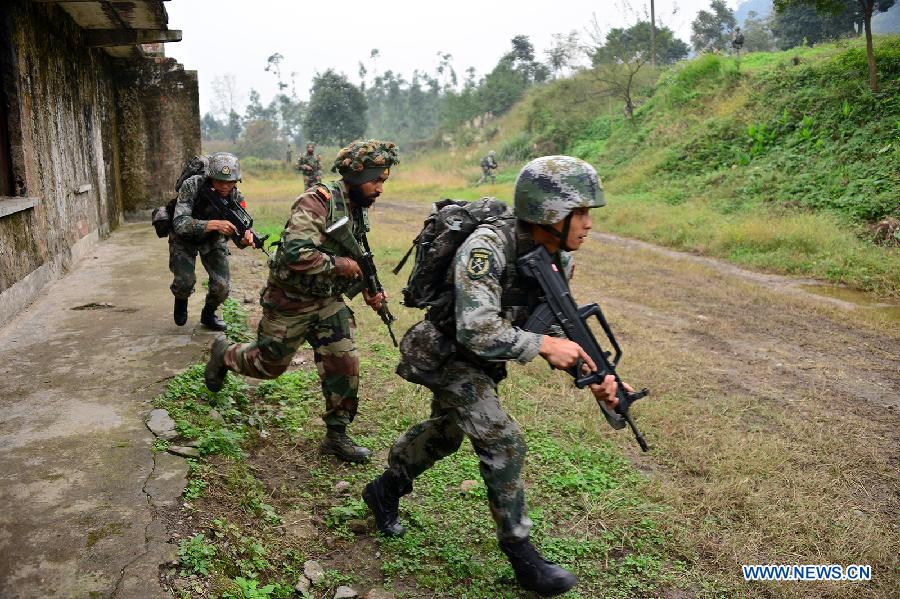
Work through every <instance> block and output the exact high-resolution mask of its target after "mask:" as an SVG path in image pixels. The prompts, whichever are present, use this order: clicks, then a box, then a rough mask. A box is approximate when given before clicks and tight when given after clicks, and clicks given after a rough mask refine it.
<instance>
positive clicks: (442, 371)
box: [363, 156, 617, 595]
mask: <svg viewBox="0 0 900 599" xmlns="http://www.w3.org/2000/svg"><path fill="white" fill-rule="evenodd" d="M604 204H605V201H604V199H603V191H602V188H601V186H600V181H599V179H598V178H597V173H596V172H595V171H594V169H593V167H591V166H590V165H589V164H587V163H586V162H583V161H581V160H578V159H576V158H571V157H568V156H547V157H544V158H538V159H536V160H533V161H532V162H530V163H529V164H527V165H526V166H525V167H524V168H523V169H522V171H521V172H520V173H519V176H518V179H517V180H516V187H515V203H514V214H515V218H514V219H512V218H510V219H508V221H509V222H508V223H506V224H504V225H498V224H495V223H491V224H482V225H481V226H479V227H478V228H476V229H475V231H474V232H473V233H472V234H471V235H470V236H469V237H468V238H467V239H466V240H465V241H464V242H463V244H462V245H461V246H460V248H459V249H458V250H457V252H456V255H455V258H454V262H453V267H452V268H453V281H454V283H453V285H454V296H455V308H454V310H455V338H453V337H449V335H452V329H453V328H454V327H450V329H449V330H448V328H447V327H446V326H444V325H442V324H440V323H439V321H437V320H434V321H432V320H430V319H429V318H430V317H431V315H432V312H431V311H429V314H428V316H426V319H425V320H423V321H421V322H419V323H417V324H416V325H414V326H413V327H412V328H411V329H410V330H409V331H408V332H407V334H406V335H405V336H404V339H403V341H402V342H401V344H400V348H401V362H400V366H399V367H398V369H397V372H398V373H399V374H401V375H402V376H404V378H407V379H409V380H413V381H414V382H419V383H422V384H426V385H427V386H428V387H429V388H431V390H432V391H433V394H434V397H433V399H432V402H431V417H430V418H429V419H428V420H425V421H424V422H421V423H419V424H417V425H415V426H413V427H412V428H411V429H409V430H408V431H406V432H405V433H404V434H403V435H402V436H401V437H400V438H399V439H398V440H397V441H396V442H395V443H394V446H393V447H392V448H391V451H390V454H389V457H388V466H389V467H388V469H387V470H386V471H385V472H384V473H383V474H382V475H381V476H380V477H378V478H377V479H375V480H374V481H372V482H371V483H369V484H368V485H367V486H366V487H365V489H364V491H363V499H364V500H365V502H366V504H367V505H368V506H369V507H370V508H371V509H372V511H373V512H374V514H375V520H376V524H377V526H378V530H379V531H380V532H382V533H383V534H385V535H388V536H399V535H402V534H403V533H404V532H405V529H404V527H403V526H402V525H401V524H400V523H399V521H398V508H399V498H400V497H401V496H402V495H405V494H407V493H409V492H410V491H411V490H412V482H413V480H414V479H415V478H416V477H418V476H419V475H420V474H422V473H423V472H425V471H426V470H427V469H429V468H430V467H431V466H433V465H434V463H435V462H437V461H438V460H440V459H442V458H444V457H446V456H448V455H450V454H452V453H454V452H455V451H456V450H457V449H458V448H459V447H460V444H461V443H462V441H463V439H464V438H466V437H468V438H469V440H470V441H471V443H472V446H473V448H474V449H475V452H476V453H477V454H478V458H479V460H480V462H481V465H480V470H481V476H482V478H483V479H484V483H485V486H486V487H487V492H488V501H489V504H490V509H491V514H492V515H493V517H494V520H495V522H496V525H497V537H498V539H499V541H500V547H501V549H502V550H503V552H504V553H505V554H506V555H507V557H508V558H509V560H510V563H511V564H512V566H513V570H514V571H515V573H516V578H517V580H518V581H519V583H520V584H521V585H522V587H523V588H525V589H527V590H531V591H536V592H538V593H539V594H541V595H556V594H559V593H563V592H565V591H567V590H568V589H570V588H571V587H572V586H574V585H575V584H576V583H577V580H576V578H575V576H574V575H572V574H571V573H570V572H568V571H566V570H565V569H563V568H561V567H559V566H557V565H555V564H553V563H551V562H548V561H546V560H544V559H543V557H541V555H540V554H539V553H538V552H537V550H536V549H535V548H534V546H532V545H531V542H530V541H529V531H530V529H531V520H529V519H528V516H527V515H526V510H525V493H524V489H523V485H522V479H521V470H522V466H523V464H524V459H525V449H526V448H525V441H524V439H523V436H522V432H521V430H520V429H519V426H518V425H517V424H516V422H515V421H514V420H513V419H512V418H511V417H510V416H509V415H508V414H507V413H506V412H505V411H504V410H503V408H502V407H501V406H500V403H499V399H498V397H497V385H498V383H499V382H500V381H501V380H502V379H503V378H505V376H506V362H509V361H516V362H520V363H525V362H528V361H530V360H533V359H534V358H535V357H537V356H538V355H540V356H542V357H543V358H544V359H545V360H547V362H549V363H550V364H551V366H553V367H555V368H569V367H572V366H575V365H576V364H577V362H578V360H579V359H580V360H583V362H584V364H585V365H586V367H587V368H590V369H591V370H592V371H593V370H595V366H594V364H593V362H592V361H591V359H590V357H589V356H588V355H587V354H586V353H585V351H584V350H583V349H582V348H581V347H580V346H579V345H578V344H576V343H574V342H572V341H569V340H568V339H564V338H556V337H551V336H546V335H539V334H537V333H532V332H529V331H525V330H523V329H522V328H521V327H522V325H523V324H524V323H525V321H526V320H527V318H528V316H529V314H530V311H531V310H532V309H533V307H534V306H535V305H536V304H537V297H536V296H535V294H536V293H539V290H535V289H534V286H533V285H527V284H525V283H524V282H523V281H521V279H520V278H519V276H518V274H517V273H516V269H515V268H514V267H513V268H508V266H511V265H513V264H515V262H514V260H515V259H516V257H517V256H521V255H522V254H524V253H527V252H528V251H529V250H530V249H533V248H534V247H535V244H542V245H544V246H545V247H546V248H547V250H548V251H549V252H550V253H551V254H552V255H554V256H556V259H557V261H558V265H559V268H560V270H561V271H562V272H566V273H567V274H568V275H570V274H571V271H572V269H571V263H570V259H569V254H568V253H569V252H571V251H575V250H577V249H578V248H579V247H580V246H581V244H582V242H583V241H584V239H585V238H586V236H587V235H588V233H589V231H590V229H591V220H590V216H589V214H588V211H589V209H590V208H595V207H599V206H603V205H604ZM411 373H413V374H415V375H416V376H412V375H411ZM591 390H592V391H593V393H594V395H595V396H596V397H597V398H598V399H600V400H602V401H605V402H606V404H607V405H609V406H610V407H614V406H615V404H616V402H617V400H616V395H615V392H616V382H615V379H614V377H612V376H608V377H606V379H605V380H604V382H603V383H602V384H598V385H593V386H592V387H591Z"/></svg>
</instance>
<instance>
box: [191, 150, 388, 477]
mask: <svg viewBox="0 0 900 599" xmlns="http://www.w3.org/2000/svg"><path fill="white" fill-rule="evenodd" d="M398 162H399V158H398V151H397V147H396V146H395V145H394V144H392V143H384V142H380V141H377V140H368V141H355V142H353V143H351V144H350V146H349V147H347V148H344V149H343V150H341V151H340V152H339V153H338V157H337V159H336V160H335V163H334V166H333V167H332V169H331V170H332V171H335V172H339V173H340V174H341V178H342V179H341V180H340V181H333V182H331V183H330V184H328V185H321V184H320V185H316V186H314V187H312V188H310V189H308V190H306V192H304V193H303V195H301V196H300V197H299V198H297V201H296V202H294V205H293V206H292V207H291V216H290V218H289V219H288V221H287V223H286V224H285V228H284V231H282V233H281V241H280V245H279V248H278V251H277V253H276V254H275V255H274V256H273V257H272V259H271V260H270V261H269V280H268V283H267V284H266V287H265V289H264V290H263V293H262V299H261V301H260V303H261V304H262V307H263V317H262V320H261V321H260V323H259V329H258V332H257V339H256V341H255V342H254V343H243V344H229V343H228V341H227V340H226V339H224V338H222V337H220V338H219V339H217V340H216V341H215V342H214V343H213V346H212V350H211V352H210V358H209V363H208V364H207V365H206V377H205V379H206V386H207V387H208V388H209V389H210V390H212V391H218V390H219V389H221V388H222V385H223V384H224V381H225V376H226V375H227V373H228V371H229V370H231V371H233V372H236V373H238V374H243V375H245V376H252V377H254V378H259V379H274V378H275V377H277V376H278V375H280V374H281V373H283V372H284V371H285V370H286V369H287V367H288V366H289V365H290V363H291V358H292V357H293V356H294V353H296V351H297V349H298V348H299V347H300V345H301V344H302V343H303V342H304V341H308V342H309V344H310V345H311V346H312V348H313V352H314V355H315V361H316V367H317V368H318V371H319V379H320V381H321V383H322V393H323V395H324V396H325V413H324V414H322V420H324V421H325V424H326V425H327V428H328V430H327V433H326V435H325V439H324V440H323V442H322V445H321V446H320V451H321V453H323V454H332V455H335V456H337V457H338V458H340V459H341V460H344V461H346V462H364V461H366V460H368V459H369V457H370V456H371V454H372V452H371V451H369V450H368V449H366V448H365V447H361V446H359V445H357V444H356V443H355V442H354V441H353V439H351V438H350V437H349V436H348V435H347V431H346V429H347V425H349V424H350V423H351V422H352V421H353V418H354V417H355V416H356V409H357V405H358V403H359V399H358V387H359V354H358V352H357V351H356V345H355V341H354V331H355V329H356V320H355V319H354V318H353V311H352V310H350V308H349V307H347V305H346V304H345V303H344V299H343V296H344V295H347V296H348V297H353V296H354V295H356V294H357V293H359V292H360V291H362V293H363V296H364V299H365V301H366V304H368V305H369V306H370V307H371V308H372V309H374V310H376V311H378V310H379V309H380V307H381V302H382V300H383V299H384V295H383V294H381V293H378V294H376V295H375V296H369V295H368V293H367V292H366V291H365V289H364V284H363V283H362V271H361V269H360V267H359V264H357V262H356V261H355V260H354V259H353V258H351V257H349V256H348V255H347V254H348V252H347V250H346V249H345V248H344V247H343V246H342V245H341V244H340V243H339V242H338V241H337V240H336V239H333V238H331V237H330V236H329V235H328V233H327V232H326V231H327V230H328V229H329V227H330V226H331V225H333V224H335V223H336V222H337V221H339V220H341V219H342V218H344V217H347V218H349V219H350V227H351V230H352V232H353V235H354V237H356V238H357V241H359V240H361V238H362V236H363V235H364V234H365V232H366V231H367V230H368V216H367V213H366V210H367V209H368V208H369V206H371V205H372V204H373V203H374V202H375V200H376V198H378V196H379V195H381V192H382V190H383V186H384V182H385V181H387V178H388V175H389V174H390V168H391V166H392V165H394V164H397V163H398Z"/></svg>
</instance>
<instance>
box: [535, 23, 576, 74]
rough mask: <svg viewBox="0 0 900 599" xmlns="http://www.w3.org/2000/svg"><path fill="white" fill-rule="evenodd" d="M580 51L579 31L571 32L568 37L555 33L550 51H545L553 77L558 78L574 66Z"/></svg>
mask: <svg viewBox="0 0 900 599" xmlns="http://www.w3.org/2000/svg"><path fill="white" fill-rule="evenodd" d="M580 51H581V48H580V47H579V41H578V32H577V31H570V32H569V34H568V35H563V34H562V33H554V34H553V43H552V45H551V46H550V48H549V49H548V50H544V54H546V55H547V66H549V67H550V71H551V72H552V73H553V75H554V76H555V77H558V76H560V75H562V73H563V71H564V70H565V69H566V68H567V67H569V66H571V65H572V63H573V62H574V61H575V58H576V57H577V56H578V55H579V54H580Z"/></svg>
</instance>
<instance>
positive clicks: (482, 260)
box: [466, 248, 494, 279]
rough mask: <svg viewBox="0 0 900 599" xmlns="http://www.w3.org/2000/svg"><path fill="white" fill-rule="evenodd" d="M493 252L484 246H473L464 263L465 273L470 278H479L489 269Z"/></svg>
mask: <svg viewBox="0 0 900 599" xmlns="http://www.w3.org/2000/svg"><path fill="white" fill-rule="evenodd" d="M493 260H494V253H493V252H492V251H490V250H487V249H484V248H475V249H473V250H472V251H471V252H469V261H468V262H467V263H466V274H468V275H469V278H470V279H480V278H481V277H483V276H484V275H486V274H487V273H488V272H489V271H490V270H491V264H492V262H493Z"/></svg>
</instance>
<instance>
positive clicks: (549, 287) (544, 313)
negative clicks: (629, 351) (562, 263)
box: [516, 246, 650, 451]
mask: <svg viewBox="0 0 900 599" xmlns="http://www.w3.org/2000/svg"><path fill="white" fill-rule="evenodd" d="M516 264H517V267H518V269H519V272H521V273H522V275H523V276H525V277H526V278H528V279H531V280H534V281H536V282H537V283H538V284H539V285H540V287H541V289H542V291H543V293H544V297H543V303H541V304H540V305H538V307H537V308H536V309H535V311H534V312H533V313H532V315H531V316H530V317H529V318H528V321H527V322H526V323H525V326H524V327H523V328H524V329H525V330H527V331H532V332H534V333H539V334H545V333H546V332H547V331H548V330H550V329H551V328H553V327H558V328H559V329H561V330H562V332H563V334H564V335H565V336H566V337H567V338H568V339H569V340H571V341H574V342H575V343H577V344H578V345H580V346H581V348H582V349H584V351H585V353H587V354H588V355H589V356H590V357H591V359H592V360H593V361H594V364H596V365H597V370H596V371H595V372H591V373H588V374H584V373H583V372H582V363H579V364H577V365H576V366H575V367H573V368H570V369H569V370H568V372H569V374H571V375H572V377H573V378H574V379H575V385H576V386H577V387H578V388H584V387H587V386H588V385H591V384H593V383H602V382H603V379H604V378H606V376H607V375H613V376H614V377H615V379H616V384H617V388H616V396H617V398H618V400H619V403H618V405H616V408H615V410H610V409H609V408H607V407H606V405H605V404H604V403H603V402H602V401H600V400H597V404H598V405H599V406H600V409H601V410H602V411H603V416H604V417H605V418H606V421H607V422H608V423H609V425H610V426H611V427H613V428H614V429H616V430H620V429H623V428H625V426H626V425H628V426H629V427H631V430H632V432H633V433H634V436H635V439H637V442H638V445H640V446H641V449H642V450H643V451H648V450H649V446H648V445H647V441H646V440H645V439H644V436H643V435H642V434H641V433H640V431H639V430H638V429H637V425H635V423H634V420H632V418H631V413H630V409H631V404H633V403H634V402H635V401H637V400H638V399H640V398H642V397H645V396H646V395H647V394H648V393H650V391H649V390H648V389H646V388H644V389H641V390H640V391H637V392H629V391H626V390H625V386H624V384H623V383H622V379H621V378H620V377H619V375H618V374H617V373H616V367H617V366H618V364H619V360H620V359H621V357H622V349H621V347H619V343H618V342H617V341H616V338H615V336H614V335H613V333H612V329H611V328H610V326H609V323H608V322H607V321H606V317H605V316H604V315H603V311H602V310H601V309H600V306H599V305H597V304H587V305H585V306H581V307H579V306H578V305H577V304H576V303H575V300H574V298H573V297H572V293H571V291H570V290H569V285H568V283H567V282H566V280H565V278H564V276H563V274H562V273H560V272H559V270H558V269H557V267H556V264H555V263H554V261H553V259H552V258H551V256H550V254H549V252H547V250H546V249H545V248H544V247H543V246H538V247H537V248H535V249H534V250H532V251H530V252H528V253H527V254H525V255H524V256H522V257H521V258H519V260H518V261H517V263H516ZM591 317H595V318H596V319H597V321H598V322H599V323H600V328H602V329H603V332H604V334H605V335H606V337H607V339H609V342H610V344H611V345H612V347H613V349H614V350H615V355H614V356H612V360H610V356H611V355H612V354H611V353H610V352H607V351H604V350H603V349H602V348H601V347H600V344H599V343H598V342H597V339H596V337H594V333H593V332H592V331H591V329H590V327H589V326H588V321H589V319H590V318H591Z"/></svg>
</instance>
